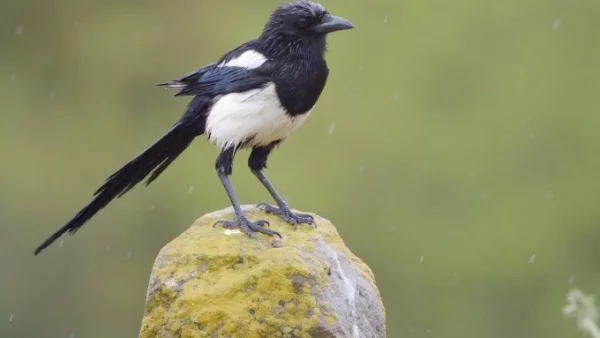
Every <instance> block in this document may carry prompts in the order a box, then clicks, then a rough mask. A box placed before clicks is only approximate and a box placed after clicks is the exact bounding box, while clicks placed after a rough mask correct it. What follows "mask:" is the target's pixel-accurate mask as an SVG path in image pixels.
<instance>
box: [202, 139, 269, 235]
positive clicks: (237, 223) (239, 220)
mask: <svg viewBox="0 0 600 338" xmlns="http://www.w3.org/2000/svg"><path fill="white" fill-rule="evenodd" d="M234 156H235V148H227V149H224V150H222V151H221V153H220V154H219V156H218V157H217V163H216V165H215V167H216V169H217V174H218V175H219V179H220V180H221V183H222V184H223V187H224V188H225V191H226V192H227V196H229V200H230V201H231V205H232V206H233V210H234V211H235V219H234V220H233V221H227V220H218V221H216V222H215V223H214V224H213V227H215V226H217V225H221V226H223V227H224V228H241V229H242V230H243V231H244V232H245V233H246V234H247V235H248V236H249V237H250V238H253V237H254V235H253V233H254V232H260V233H263V234H265V235H269V236H273V235H277V236H278V237H279V238H281V235H280V234H279V233H277V232H276V231H273V230H270V229H267V228H265V227H264V226H265V225H269V222H267V221H265V220H258V221H255V222H251V221H249V220H248V218H247V217H246V215H245V214H244V212H243V211H242V208H241V206H240V203H239V201H238V199H237V197H236V195H235V192H234V191H233V187H232V185H231V181H230V180H229V176H230V175H231V173H232V171H233V157H234Z"/></svg>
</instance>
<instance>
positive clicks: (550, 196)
mask: <svg viewBox="0 0 600 338" xmlns="http://www.w3.org/2000/svg"><path fill="white" fill-rule="evenodd" d="M546 199H547V200H548V201H552V200H553V199H554V192H553V191H552V190H548V192H546Z"/></svg>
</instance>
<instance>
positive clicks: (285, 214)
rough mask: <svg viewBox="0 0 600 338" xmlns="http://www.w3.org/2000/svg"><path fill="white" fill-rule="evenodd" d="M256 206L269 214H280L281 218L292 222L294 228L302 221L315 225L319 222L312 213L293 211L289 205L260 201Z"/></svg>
mask: <svg viewBox="0 0 600 338" xmlns="http://www.w3.org/2000/svg"><path fill="white" fill-rule="evenodd" d="M256 207H257V208H258V209H260V210H263V211H264V212H266V213H268V214H273V215H277V216H279V218H281V219H283V220H284V221H286V222H287V223H289V224H291V225H292V226H293V227H294V229H295V228H296V225H297V224H301V223H305V224H309V225H314V226H315V227H316V226H317V223H315V219H314V217H313V216H312V215H309V214H296V213H293V212H292V211H291V210H290V208H289V207H287V206H284V207H279V208H278V207H275V206H272V205H270V204H268V203H265V202H260V203H258V204H257V205H256Z"/></svg>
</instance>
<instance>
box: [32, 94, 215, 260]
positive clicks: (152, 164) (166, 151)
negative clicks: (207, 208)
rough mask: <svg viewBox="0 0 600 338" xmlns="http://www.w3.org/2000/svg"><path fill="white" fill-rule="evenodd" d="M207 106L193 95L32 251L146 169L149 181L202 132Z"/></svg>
mask: <svg viewBox="0 0 600 338" xmlns="http://www.w3.org/2000/svg"><path fill="white" fill-rule="evenodd" d="M207 108H208V102H207V101H206V99H204V98H202V97H195V98H194V99H193V100H192V101H191V102H190V104H189V105H188V109H187V111H186V113H185V114H184V115H183V117H182V118H181V119H180V120H179V121H178V122H177V123H175V125H173V127H172V128H171V129H170V130H169V131H168V132H167V133H165V134H164V135H163V136H162V137H161V138H160V139H159V140H158V141H156V142H154V144H152V145H151V146H150V147H148V148H146V150H144V151H143V152H142V153H141V154H140V155H138V156H137V157H136V158H134V159H133V160H131V161H129V163H127V164H126V165H125V166H123V167H122V168H121V169H119V170H117V171H116V172H115V173H114V174H112V175H111V176H110V177H109V178H108V179H106V182H105V183H104V185H102V186H101V187H100V188H99V189H98V190H96V192H95V193H94V196H95V198H94V199H93V200H92V201H91V202H90V203H89V204H88V205H87V206H86V207H84V208H83V209H81V211H79V212H78V213H77V215H75V217H73V218H72V219H71V220H70V221H69V222H68V223H67V224H65V225H64V226H63V227H62V228H60V229H59V230H58V231H56V232H55V233H54V234H52V236H50V237H49V238H48V239H46V240H45V241H44V242H43V243H42V244H40V246H39V247H37V249H35V252H34V253H35V255H37V254H39V253H40V252H41V251H42V250H44V249H45V248H46V247H48V246H49V245H50V244H52V243H53V242H54V241H56V240H57V239H58V238H59V237H60V236H62V235H63V234H65V233H66V232H68V233H69V234H74V233H75V232H76V231H77V230H78V229H79V228H80V227H81V226H83V224H85V222H87V221H88V220H89V219H90V218H92V216H94V215H95V214H96V213H97V212H98V211H100V210H101V209H102V208H104V207H105V206H106V205H107V204H108V203H109V202H110V201H112V200H113V199H114V198H115V197H116V198H119V197H121V196H123V195H124V194H125V193H126V192H127V191H129V190H130V189H131V188H133V187H134V186H135V185H136V184H138V183H139V182H140V181H142V180H143V179H144V178H145V177H146V176H148V174H150V173H152V175H150V177H149V178H148V180H147V181H146V186H147V185H149V184H150V183H152V182H153V181H154V180H155V179H156V178H157V177H158V176H159V175H160V174H161V173H162V172H163V171H164V170H165V169H166V168H167V167H168V166H169V165H170V164H171V163H172V162H173V161H174V160H175V159H176V158H177V157H178V156H179V155H180V154H181V153H182V152H183V151H184V150H185V149H186V148H187V147H188V146H189V145H190V143H191V142H192V141H193V140H194V138H196V136H198V135H201V134H203V133H204V124H205V119H206V111H207Z"/></svg>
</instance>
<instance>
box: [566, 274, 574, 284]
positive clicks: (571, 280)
mask: <svg viewBox="0 0 600 338" xmlns="http://www.w3.org/2000/svg"><path fill="white" fill-rule="evenodd" d="M568 282H569V284H573V283H574V282H575V276H573V275H571V276H569V280H568Z"/></svg>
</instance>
